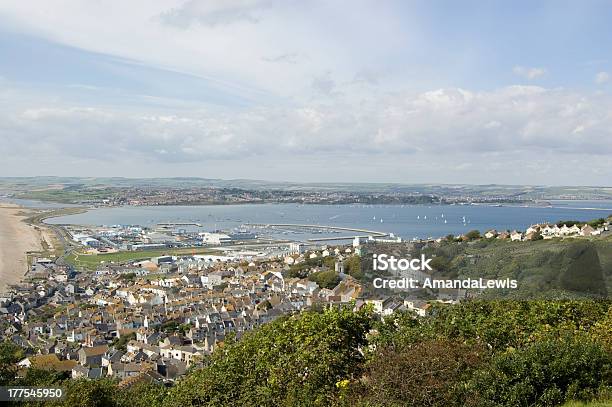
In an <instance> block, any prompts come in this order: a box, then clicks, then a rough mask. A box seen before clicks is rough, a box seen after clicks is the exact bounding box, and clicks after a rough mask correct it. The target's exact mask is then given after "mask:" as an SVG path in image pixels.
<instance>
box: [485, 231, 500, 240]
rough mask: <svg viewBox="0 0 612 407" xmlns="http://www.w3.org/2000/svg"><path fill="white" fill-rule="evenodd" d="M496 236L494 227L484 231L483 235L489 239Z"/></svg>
mask: <svg viewBox="0 0 612 407" xmlns="http://www.w3.org/2000/svg"><path fill="white" fill-rule="evenodd" d="M496 236H497V230H495V229H491V230H489V231H487V232H485V234H484V237H486V238H487V239H491V238H494V237H496Z"/></svg>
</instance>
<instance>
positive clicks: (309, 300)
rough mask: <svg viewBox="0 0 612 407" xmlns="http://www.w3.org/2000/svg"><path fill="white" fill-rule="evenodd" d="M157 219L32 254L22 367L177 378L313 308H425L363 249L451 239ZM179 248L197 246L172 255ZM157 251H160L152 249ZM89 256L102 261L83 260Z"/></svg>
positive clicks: (15, 302) (14, 305) (10, 311)
mask: <svg viewBox="0 0 612 407" xmlns="http://www.w3.org/2000/svg"><path fill="white" fill-rule="evenodd" d="M157 226H158V228H157V229H156V230H150V229H149V228H145V227H139V226H133V225H128V226H121V225H115V226H112V227H104V228H103V227H98V228H92V227H88V228H86V227H77V226H74V225H73V226H66V227H63V228H62V230H63V232H64V233H66V234H67V235H68V236H70V242H69V243H68V247H69V248H70V249H69V250H67V251H66V255H65V256H61V257H59V258H44V257H35V258H33V259H32V262H31V266H30V268H29V271H28V273H27V275H26V278H25V279H24V281H23V282H21V283H19V284H16V285H13V286H11V287H10V289H9V290H8V292H7V293H5V294H3V295H2V298H0V305H1V308H0V318H1V320H0V324H1V325H0V326H1V331H0V334H1V336H2V338H3V339H5V340H10V341H12V342H13V343H16V344H18V345H20V346H21V347H22V348H23V349H26V350H27V351H26V352H27V357H26V358H25V359H23V360H22V361H20V362H19V367H20V368H22V369H27V368H30V367H36V368H43V369H50V370H54V371H58V372H65V373H66V374H69V375H70V377H72V378H89V379H94V378H102V377H113V378H116V379H118V380H120V381H121V383H123V384H125V385H130V384H133V383H135V382H142V381H146V382H159V383H166V384H171V383H172V382H173V381H175V380H177V379H178V378H180V377H181V376H182V375H184V374H185V372H187V370H188V369H190V368H191V367H193V366H198V365H199V364H201V363H202V361H203V359H204V358H205V357H206V356H207V355H210V354H211V353H212V352H213V351H214V350H215V349H216V348H217V347H219V346H223V343H224V341H226V340H227V339H228V338H230V337H231V338H232V340H233V339H238V340H239V339H240V337H241V336H242V335H243V334H244V333H245V332H247V331H249V330H252V329H254V328H255V327H257V326H259V325H262V324H265V323H268V322H270V321H273V320H275V319H277V318H279V317H282V316H283V315H288V314H292V313H297V312H299V311H301V310H304V309H323V308H327V307H335V306H338V305H341V304H345V305H348V304H352V306H353V307H354V309H355V310H358V309H360V308H361V307H363V306H365V305H367V304H370V305H371V306H372V307H373V309H374V311H375V312H376V313H378V314H379V315H381V316H383V317H384V316H385V315H390V314H392V313H393V312H395V311H398V310H412V311H414V312H415V313H416V314H418V315H425V314H426V312H427V309H428V307H429V306H430V304H429V303H428V301H421V300H414V299H410V298H402V297H401V296H398V295H396V294H397V293H394V292H384V293H383V294H381V293H380V292H377V293H374V292H373V291H372V290H371V289H370V287H369V286H368V285H369V283H367V282H366V281H367V280H364V279H363V278H362V277H363V273H362V272H361V270H360V268H361V264H360V260H359V256H360V255H362V252H363V250H364V249H365V248H367V247H368V246H369V245H372V246H377V247H379V248H380V246H381V245H382V247H383V248H384V247H387V246H386V245H394V244H395V245H397V244H404V245H410V247H414V246H415V245H416V246H418V247H420V248H423V247H425V248H426V247H427V246H428V245H429V246H433V247H435V246H436V245H439V244H441V242H443V241H445V240H447V239H449V237H446V238H439V239H436V240H428V241H419V242H402V239H399V238H393V237H388V236H387V237H374V236H369V237H368V238H359V237H356V238H354V239H353V242H352V244H340V245H329V246H328V245H321V244H319V243H308V244H304V243H300V242H281V241H276V242H273V241H268V240H261V238H259V237H258V236H257V235H256V234H255V233H252V232H250V231H245V230H242V231H238V232H235V233H230V232H228V233H221V232H220V231H217V232H188V231H186V230H185V229H184V228H188V227H189V225H185V224H164V225H157ZM609 228H610V222H609V220H604V219H599V220H595V221H592V222H589V223H581V222H560V223H559V224H554V225H548V224H538V225H532V226H531V227H529V228H528V229H527V230H525V231H524V232H518V231H512V232H510V231H504V232H497V231H495V230H490V231H487V232H486V233H484V234H483V236H482V237H480V236H479V234H478V233H477V231H472V232H470V233H467V234H465V235H462V236H457V237H453V239H454V240H455V241H469V240H474V238H479V239H489V240H491V239H493V240H499V239H506V240H508V241H509V242H513V241H529V240H538V239H552V238H572V237H590V236H599V235H604V236H605V235H607V234H609V233H610V229H609ZM475 232H476V233H475ZM510 244H511V243H510ZM182 247H190V248H191V249H183V250H187V251H183V252H181V253H182V254H178V255H177V254H175V255H173V254H171V252H172V250H181V249H180V248H182ZM151 250H158V251H159V253H160V254H159V255H155V256H151V257H148V258H146V256H147V255H148V254H150V253H151ZM189 250H192V253H189ZM202 250H204V251H203V252H201V254H195V253H196V251H199V252H200V251H202ZM165 251H167V254H161V253H165ZM126 253H127V254H129V253H132V254H131V255H130V256H131V257H126V260H125V261H116V262H115V261H112V262H107V261H97V259H98V257H97V256H101V257H100V258H103V256H109V255H111V254H126ZM87 258H89V259H95V260H96V262H94V263H91V262H90V263H86V262H85V263H79V259H87ZM423 258H424V257H423ZM86 264H89V266H90V267H86ZM465 295H466V294H465V292H463V293H461V292H460V291H458V292H456V293H455V294H454V295H450V296H448V295H447V296H446V297H444V300H443V301H445V302H450V303H456V302H458V301H460V300H461V296H464V297H465ZM438 301H442V300H440V299H438Z"/></svg>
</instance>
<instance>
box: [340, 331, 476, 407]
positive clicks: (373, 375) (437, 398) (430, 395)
mask: <svg viewBox="0 0 612 407" xmlns="http://www.w3.org/2000/svg"><path fill="white" fill-rule="evenodd" d="M487 353H488V352H487V350H486V348H485V347H483V346H481V345H472V346H469V345H466V344H464V343H461V342H457V341H453V340H430V341H425V342H420V343H417V344H415V345H411V346H406V347H404V348H403V349H397V350H396V349H395V348H393V347H386V348H383V349H382V350H381V351H379V352H377V354H376V355H375V356H374V357H373V358H372V360H371V361H370V363H369V365H368V370H367V372H366V374H365V376H364V378H363V379H362V381H361V383H359V384H358V385H355V386H354V388H353V390H352V395H351V398H352V400H351V401H352V404H355V402H358V403H361V404H362V405H380V406H411V407H420V406H428V407H435V406H440V407H446V406H448V407H450V406H462V405H464V403H465V400H466V398H467V394H466V392H465V386H464V385H463V384H464V383H465V380H466V379H467V378H468V377H469V376H470V374H471V373H472V372H473V371H474V370H475V369H476V368H479V367H481V365H482V363H483V362H484V361H485V360H486V359H487V357H488V356H487Z"/></svg>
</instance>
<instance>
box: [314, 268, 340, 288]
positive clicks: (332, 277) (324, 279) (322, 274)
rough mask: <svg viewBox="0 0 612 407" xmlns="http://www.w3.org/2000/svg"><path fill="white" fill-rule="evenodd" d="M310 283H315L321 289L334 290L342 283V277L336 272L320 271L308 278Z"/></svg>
mask: <svg viewBox="0 0 612 407" xmlns="http://www.w3.org/2000/svg"><path fill="white" fill-rule="evenodd" d="M308 279H309V280H310V281H314V282H315V283H317V284H318V285H319V287H321V288H329V289H332V288H334V287H335V286H337V285H338V283H339V282H340V276H339V275H338V273H336V272H335V271H334V270H328V271H318V272H316V273H312V274H311V275H310V276H308Z"/></svg>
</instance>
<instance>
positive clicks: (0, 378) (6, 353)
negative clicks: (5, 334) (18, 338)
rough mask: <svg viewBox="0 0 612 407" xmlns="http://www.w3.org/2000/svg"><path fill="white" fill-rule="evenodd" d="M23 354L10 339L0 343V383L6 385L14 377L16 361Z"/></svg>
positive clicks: (22, 356)
mask: <svg viewBox="0 0 612 407" xmlns="http://www.w3.org/2000/svg"><path fill="white" fill-rule="evenodd" d="M24 356H25V354H24V351H23V349H21V347H20V346H18V345H17V344H15V343H13V342H10V341H4V342H2V343H0V385H2V386H5V385H8V384H10V383H11V382H12V381H13V380H14V379H15V374H16V373H17V365H16V363H17V362H19V361H20V360H21V359H23V358H24Z"/></svg>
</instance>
